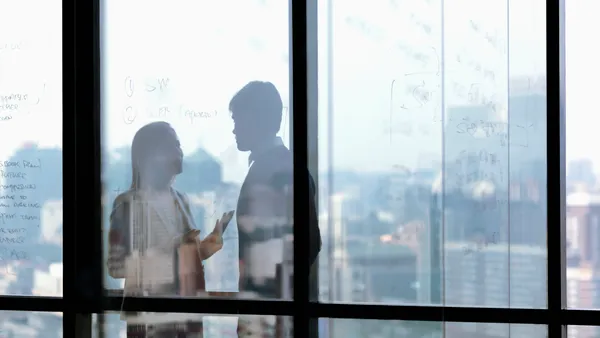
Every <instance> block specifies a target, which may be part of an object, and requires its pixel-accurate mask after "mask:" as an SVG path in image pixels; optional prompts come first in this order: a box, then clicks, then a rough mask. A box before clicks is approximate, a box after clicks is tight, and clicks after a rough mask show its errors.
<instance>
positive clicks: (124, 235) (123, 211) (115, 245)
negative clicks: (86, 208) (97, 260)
mask: <svg viewBox="0 0 600 338" xmlns="http://www.w3.org/2000/svg"><path fill="white" fill-rule="evenodd" d="M128 209H129V204H128V203H127V200H126V198H124V197H123V196H122V195H119V196H117V198H115V202H114V204H113V208H112V212H111V214H110V230H109V233H108V260H107V262H106V263H107V264H106V265H107V268H108V274H109V275H110V276H111V277H113V278H125V258H126V257H127V255H128V254H129V249H130V248H129V235H130V234H129V210H128Z"/></svg>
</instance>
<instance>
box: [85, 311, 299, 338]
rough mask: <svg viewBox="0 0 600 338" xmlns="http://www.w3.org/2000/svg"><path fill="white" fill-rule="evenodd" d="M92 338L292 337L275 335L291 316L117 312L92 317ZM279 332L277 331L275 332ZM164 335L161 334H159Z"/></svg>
mask: <svg viewBox="0 0 600 338" xmlns="http://www.w3.org/2000/svg"><path fill="white" fill-rule="evenodd" d="M92 321H93V323H94V331H93V332H92V337H94V338H125V337H140V338H145V337H150V336H151V335H150V332H154V334H155V335H154V336H152V337H157V336H156V334H159V335H158V337H163V336H164V337H175V335H174V333H179V334H180V335H179V336H177V337H182V336H185V337H190V338H191V337H203V338H211V337H214V338H217V337H218V338H229V337H230V338H234V337H235V338H238V337H265V338H270V337H291V336H290V335H281V334H278V335H276V332H285V328H286V327H288V326H289V323H291V322H292V318H290V317H283V316H281V317H275V316H254V315H250V316H233V317H232V316H220V315H214V314H200V313H151V312H144V313H141V314H136V315H124V314H119V313H106V314H104V315H96V314H94V315H93V317H92ZM278 330H279V331H278ZM160 334H163V335H160Z"/></svg>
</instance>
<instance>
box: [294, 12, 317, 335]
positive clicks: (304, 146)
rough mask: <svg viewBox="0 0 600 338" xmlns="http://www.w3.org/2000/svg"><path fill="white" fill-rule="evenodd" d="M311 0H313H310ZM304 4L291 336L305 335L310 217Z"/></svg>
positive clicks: (298, 46) (298, 23)
mask: <svg viewBox="0 0 600 338" xmlns="http://www.w3.org/2000/svg"><path fill="white" fill-rule="evenodd" d="M311 1H314V0H311ZM307 7H308V6H307V3H306V1H301V0H292V7H291V27H292V29H291V31H292V41H291V43H292V55H291V60H292V97H291V100H292V114H291V115H292V124H293V128H294V133H293V137H292V139H293V141H292V142H293V143H292V144H293V153H294V286H293V288H294V310H295V311H294V312H295V313H294V336H295V337H308V336H309V328H308V326H309V322H310V317H309V314H308V311H307V310H308V308H309V278H308V275H309V260H308V247H309V232H308V231H309V227H308V224H309V217H308V213H307V212H306V210H308V207H307V203H308V201H309V200H310V194H309V189H308V188H309V180H308V170H307V169H308V113H307V112H308V64H307V21H308V20H307V19H308V18H307Z"/></svg>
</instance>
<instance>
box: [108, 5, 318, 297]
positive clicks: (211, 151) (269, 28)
mask: <svg viewBox="0 0 600 338" xmlns="http://www.w3.org/2000/svg"><path fill="white" fill-rule="evenodd" d="M234 2H235V4H231V3H227V4H225V3H218V4H216V3H214V2H211V1H194V2H188V1H175V2H173V3H169V4H167V3H161V4H159V3H154V4H151V3H148V2H145V1H137V0H136V1H133V2H132V1H127V2H122V1H109V0H106V1H103V2H102V20H103V21H102V54H103V55H102V60H103V62H105V63H104V66H103V67H102V69H103V74H102V86H103V90H102V95H103V96H102V102H103V104H102V107H103V111H102V114H103V115H102V118H103V126H104V130H105V131H106V132H105V133H104V134H103V158H102V162H103V175H102V180H103V187H104V194H103V208H104V230H105V231H104V233H105V238H104V253H105V261H106V264H107V269H106V271H107V276H106V283H105V285H106V288H107V289H109V290H110V292H112V293H116V294H123V295H124V296H133V295H135V296H144V295H146V296H166V297H173V296H200V295H207V294H208V295H213V296H229V297H243V298H248V297H249V298H279V299H290V298H291V296H292V294H293V290H292V287H291V280H292V274H293V266H292V262H293V257H292V254H293V237H292V235H293V210H292V206H293V203H292V202H293V198H292V197H293V193H294V189H293V169H294V168H293V154H292V152H291V150H290V149H289V147H288V144H289V135H288V134H289V129H290V121H289V117H288V113H287V112H288V108H287V107H288V102H289V95H290V94H289V93H290V90H289V88H288V86H289V72H290V69H289V65H288V48H289V43H288V24H289V23H288V17H289V16H288V7H287V6H288V3H287V2H268V3H265V2H247V1H234ZM232 6H235V8H236V11H235V13H240V14H234V13H233V12H232V11H231V8H232ZM139 8H144V13H145V14H144V16H140V15H139V13H140V12H139ZM156 17H160V18H161V19H160V22H157V21H156ZM256 18H260V20H258V22H257V21H256ZM132 38H133V39H134V40H135V41H136V43H135V44H131V43H130V42H131V39H132ZM224 42H226V43H224ZM302 170H306V169H302ZM311 183H312V184H311V187H310V188H311V192H312V194H313V195H315V194H316V187H315V184H314V183H313V182H311ZM306 212H308V213H309V216H310V222H309V224H308V225H303V226H309V227H310V233H311V236H312V239H313V240H312V243H313V245H312V246H311V257H310V259H311V261H313V262H314V261H315V260H316V256H317V253H318V251H319V247H320V238H319V230H318V228H317V212H316V206H315V205H314V203H308V205H307V211H306ZM121 288H123V290H122V291H121V292H119V290H118V289H121Z"/></svg>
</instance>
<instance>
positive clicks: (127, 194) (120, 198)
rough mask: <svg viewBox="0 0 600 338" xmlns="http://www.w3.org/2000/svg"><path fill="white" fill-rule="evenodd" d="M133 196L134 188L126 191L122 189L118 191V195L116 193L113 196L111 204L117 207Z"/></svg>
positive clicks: (134, 194)
mask: <svg viewBox="0 0 600 338" xmlns="http://www.w3.org/2000/svg"><path fill="white" fill-rule="evenodd" d="M135 196H136V191H135V190H134V189H129V190H127V191H124V192H122V193H120V194H119V195H117V197H115V201H114V202H113V206H114V207H118V206H120V205H123V204H124V203H127V202H129V201H131V200H132V199H133V198H135Z"/></svg>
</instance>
